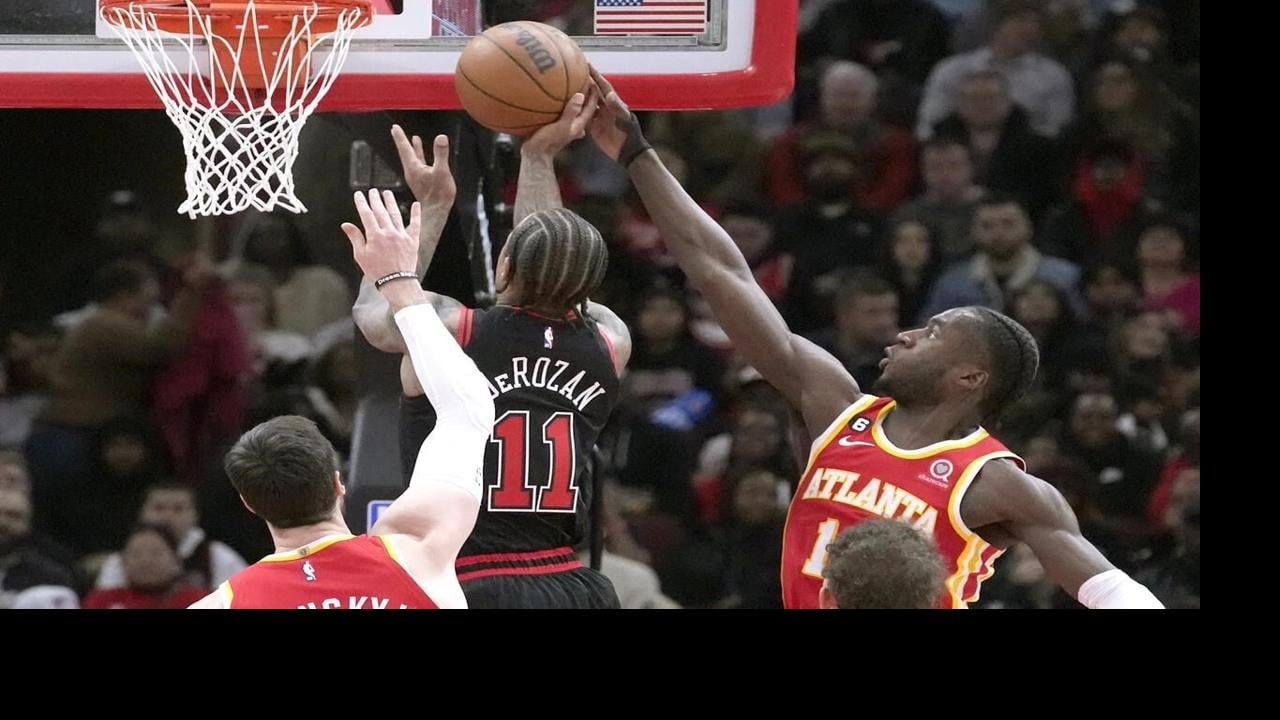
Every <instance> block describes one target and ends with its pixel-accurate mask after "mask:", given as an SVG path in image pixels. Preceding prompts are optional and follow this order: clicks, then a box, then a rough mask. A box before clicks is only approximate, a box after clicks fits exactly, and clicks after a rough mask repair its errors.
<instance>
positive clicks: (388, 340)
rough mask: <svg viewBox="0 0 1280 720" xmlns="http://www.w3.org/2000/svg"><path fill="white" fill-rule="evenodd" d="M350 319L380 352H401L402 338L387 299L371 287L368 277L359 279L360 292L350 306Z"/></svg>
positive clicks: (402, 350) (402, 349)
mask: <svg viewBox="0 0 1280 720" xmlns="http://www.w3.org/2000/svg"><path fill="white" fill-rule="evenodd" d="M351 319H352V320H354V321H355V324H356V327H357V328H360V333H361V334H362V335H364V338H365V340H368V341H369V344H370V345H372V346H374V347H375V348H377V349H379V350H381V351H382V352H388V353H403V352H404V351H405V349H404V338H402V337H400V328H398V327H396V321H395V317H394V315H393V313H392V312H391V306H390V305H388V304H387V299H386V298H385V297H383V296H382V293H380V292H378V291H377V289H375V288H374V287H373V283H371V282H369V280H368V278H361V279H360V292H359V294H357V295H356V302H355V304H354V305H353V306H352V307H351Z"/></svg>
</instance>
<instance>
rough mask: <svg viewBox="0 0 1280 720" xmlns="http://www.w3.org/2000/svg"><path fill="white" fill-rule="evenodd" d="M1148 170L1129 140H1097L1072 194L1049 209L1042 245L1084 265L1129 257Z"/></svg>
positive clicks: (1083, 160) (1078, 170) (1079, 169)
mask: <svg viewBox="0 0 1280 720" xmlns="http://www.w3.org/2000/svg"><path fill="white" fill-rule="evenodd" d="M1146 171H1147V168H1146V165H1145V163H1144V162H1143V161H1142V159H1141V158H1140V157H1138V156H1137V154H1135V153H1134V151H1133V149H1132V148H1130V147H1129V146H1127V145H1124V144H1121V143H1117V142H1104V143H1099V144H1098V145H1096V146H1094V147H1093V148H1092V150H1091V151H1090V152H1089V153H1088V155H1086V156H1085V157H1083V158H1081V160H1080V163H1079V165H1078V167H1077V168H1076V169H1075V171H1074V172H1075V174H1074V176H1073V179H1072V180H1071V190H1070V193H1071V194H1070V195H1069V196H1068V198H1067V199H1066V200H1065V201H1064V202H1062V203H1060V204H1059V205H1057V206H1056V207H1054V208H1053V209H1051V210H1050V212H1049V215H1048V217H1047V218H1046V220H1045V229H1044V232H1043V233H1041V237H1042V241H1041V243H1040V246H1041V247H1042V248H1044V249H1045V251H1046V252H1052V253H1056V254H1058V255H1060V256H1062V257H1064V258H1067V259H1068V260H1071V261H1072V262H1077V263H1082V264H1085V265H1095V264H1097V263H1099V262H1106V261H1111V262H1115V261H1120V260H1123V259H1126V258H1127V256H1128V255H1129V254H1130V253H1131V252H1132V248H1133V244H1134V240H1135V235H1136V234H1137V230H1138V227H1137V226H1138V221H1139V218H1140V215H1141V211H1142V210H1143V197H1144V196H1143V183H1144V179H1145V177H1146Z"/></svg>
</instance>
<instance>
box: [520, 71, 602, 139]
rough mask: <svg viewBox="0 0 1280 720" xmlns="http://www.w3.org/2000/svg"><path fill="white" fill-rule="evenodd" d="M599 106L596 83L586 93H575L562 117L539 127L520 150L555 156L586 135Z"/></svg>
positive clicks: (566, 104) (565, 106) (561, 114)
mask: <svg viewBox="0 0 1280 720" xmlns="http://www.w3.org/2000/svg"><path fill="white" fill-rule="evenodd" d="M598 106H599V103H598V98H597V96H596V89H595V85H594V84H592V85H591V86H590V87H588V88H587V92H585V93H574V95H573V97H571V98H569V102H567V103H565V105H564V112H562V113H560V119H559V120H556V121H555V122H553V123H550V124H547V125H543V126H542V127H540V128H538V131H537V132H535V133H534V134H532V135H530V136H529V137H528V139H526V140H525V141H524V145H523V146H521V148H520V151H521V152H523V153H526V154H536V155H544V156H547V157H555V156H556V154H557V153H559V152H560V151H561V150H563V149H564V148H565V146H566V145H568V144H569V143H571V142H573V141H574V140H578V139H580V138H582V137H584V136H586V134H587V126H588V125H590V124H591V119H592V118H594V117H595V115H596V109H597V108H598Z"/></svg>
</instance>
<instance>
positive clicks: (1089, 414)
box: [1062, 394, 1160, 567]
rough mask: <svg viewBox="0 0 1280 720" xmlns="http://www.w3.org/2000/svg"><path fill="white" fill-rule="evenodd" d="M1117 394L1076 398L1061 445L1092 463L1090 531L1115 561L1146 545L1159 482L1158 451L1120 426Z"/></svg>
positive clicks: (1123, 561)
mask: <svg viewBox="0 0 1280 720" xmlns="http://www.w3.org/2000/svg"><path fill="white" fill-rule="evenodd" d="M1118 419H1119V409H1118V408H1117V406H1116V401H1115V398H1113V397H1112V396H1111V395H1104V394H1086V395H1081V396H1080V397H1078V398H1076V401H1075V405H1074V406H1073V407H1072V410H1071V420H1070V424H1069V425H1068V427H1067V431H1066V433H1065V435H1064V437H1063V441H1062V448H1063V450H1064V451H1065V452H1066V453H1068V454H1069V455H1071V456H1073V457H1075V458H1077V459H1079V460H1080V461H1082V462H1083V463H1084V464H1085V466H1086V467H1087V468H1088V469H1089V473H1090V475H1089V481H1088V485H1087V487H1086V488H1085V497H1086V504H1087V506H1086V511H1085V514H1084V516H1083V517H1082V518H1081V522H1082V523H1083V524H1084V526H1085V527H1087V528H1089V530H1091V531H1092V534H1089V535H1088V537H1089V538H1090V539H1092V540H1094V543H1095V544H1096V545H1098V547H1099V549H1101V550H1103V552H1104V554H1106V555H1107V557H1108V558H1109V559H1110V560H1111V561H1112V562H1114V563H1116V564H1117V565H1120V566H1122V567H1123V566H1125V565H1127V564H1131V563H1132V562H1133V560H1134V559H1136V557H1137V556H1138V555H1137V554H1138V553H1140V552H1142V551H1144V550H1145V549H1146V548H1147V547H1148V545H1147V543H1148V538H1149V536H1150V528H1149V526H1148V525H1147V522H1146V500H1147V498H1148V497H1149V496H1150V494H1151V491H1152V489H1153V488H1154V487H1155V484H1156V479H1157V475H1158V473H1159V471H1160V457H1159V456H1158V455H1156V454H1155V453H1153V452H1151V451H1150V450H1149V449H1146V448H1143V447H1141V446H1140V445H1138V444H1137V443H1135V442H1133V441H1132V440H1130V439H1129V438H1127V437H1125V436H1124V435H1123V434H1122V433H1121V432H1120V431H1119V430H1118V429H1117V427H1116V421H1117V420H1118Z"/></svg>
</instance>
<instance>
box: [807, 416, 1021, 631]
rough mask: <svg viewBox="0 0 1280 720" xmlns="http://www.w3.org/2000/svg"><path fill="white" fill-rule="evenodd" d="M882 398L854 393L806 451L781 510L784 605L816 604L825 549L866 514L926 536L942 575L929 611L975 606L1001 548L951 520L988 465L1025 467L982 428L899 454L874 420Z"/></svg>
mask: <svg viewBox="0 0 1280 720" xmlns="http://www.w3.org/2000/svg"><path fill="white" fill-rule="evenodd" d="M893 407H894V402H893V400H892V399H890V398H880V397H875V396H872V395H863V396H862V397H861V398H859V399H858V401H857V402H855V403H854V404H853V405H851V406H849V408H848V409H847V410H845V412H844V413H843V414H841V415H840V417H839V418H837V419H836V421H835V422H834V423H832V424H831V426H830V427H829V428H827V431H826V432H825V433H823V435H822V436H821V437H819V438H818V439H817V440H816V441H815V442H814V445H813V451H812V453H811V454H810V456H809V465H808V467H807V468H805V472H804V475H803V476H802V477H801V481H800V485H799V487H798V488H797V490H796V494H795V497H794V498H793V499H792V501H791V508H790V510H789V511H788V514H787V526H786V530H785V532H784V536H783V550H782V596H783V604H784V605H785V606H786V607H788V608H816V607H818V591H819V590H820V589H821V587H822V569H823V566H824V565H825V564H826V559H827V543H829V542H831V541H832V540H833V539H835V537H836V536H837V535H839V534H840V532H841V531H842V530H844V529H845V528H848V527H849V526H851V525H854V524H856V523H858V522H861V521H862V520H865V519H867V518H871V517H885V518H892V519H896V520H901V521H902V522H905V523H908V524H910V525H911V526H912V527H914V528H916V529H917V530H919V531H920V532H922V533H926V534H928V535H930V536H932V537H933V539H934V541H935V542H936V543H937V546H938V549H939V551H941V554H942V559H943V564H944V566H945V567H946V569H947V578H946V584H945V588H944V590H943V597H941V598H940V599H939V606H940V607H945V608H964V607H967V606H968V604H969V603H971V602H973V601H975V600H977V599H978V586H979V585H980V584H981V583H982V582H983V581H984V580H986V579H987V578H988V577H990V576H991V573H992V572H993V570H992V562H994V561H995V559H996V558H997V557H998V556H999V555H1000V553H1001V552H1003V551H1002V550H1000V549H998V548H996V547H994V546H992V545H990V544H988V543H986V542H985V541H983V540H982V538H980V537H978V535H977V534H975V533H974V532H973V531H972V530H970V529H969V528H967V527H965V524H964V522H963V521H962V520H961V519H960V502H961V500H963V499H964V494H965V491H966V490H968V489H969V485H970V484H971V483H972V482H973V479H974V478H975V477H977V475H978V472H979V471H980V470H982V467H983V466H984V465H986V464H987V463H988V462H990V461H992V460H995V459H998V458H1008V459H1010V460H1012V461H1013V462H1015V463H1017V464H1018V466H1019V467H1025V466H1024V464H1023V462H1022V460H1021V458H1018V457H1017V456H1016V455H1014V454H1013V453H1012V452H1010V451H1009V450H1008V449H1007V448H1005V446H1004V445H1002V444H1000V441H998V440H996V439H995V438H993V437H991V435H989V434H988V433H987V431H986V430H984V429H982V428H978V429H977V430H975V431H974V432H973V433H971V434H970V435H968V436H967V437H965V438H962V439H959V440H948V441H945V442H940V443H935V444H933V445H930V446H928V447H924V448H920V449H919V450H903V449H900V448H898V447H896V446H895V445H894V444H893V443H892V442H890V441H889V439H888V437H886V435H885V433H884V429H883V427H882V423H883V422H884V418H885V416H886V415H888V414H889V413H890V412H891V411H892V410H893Z"/></svg>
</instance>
